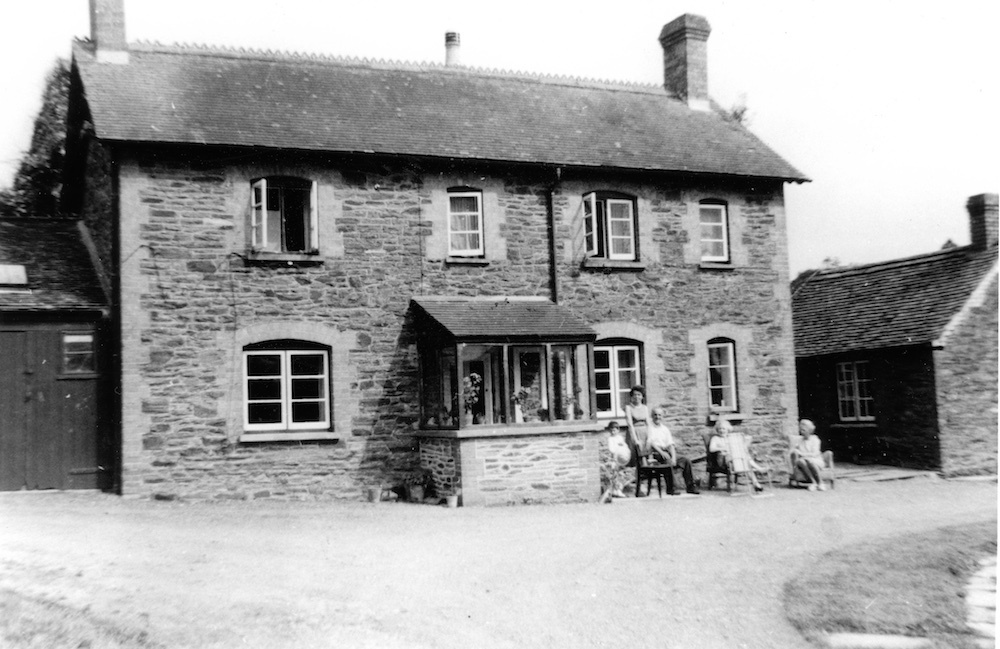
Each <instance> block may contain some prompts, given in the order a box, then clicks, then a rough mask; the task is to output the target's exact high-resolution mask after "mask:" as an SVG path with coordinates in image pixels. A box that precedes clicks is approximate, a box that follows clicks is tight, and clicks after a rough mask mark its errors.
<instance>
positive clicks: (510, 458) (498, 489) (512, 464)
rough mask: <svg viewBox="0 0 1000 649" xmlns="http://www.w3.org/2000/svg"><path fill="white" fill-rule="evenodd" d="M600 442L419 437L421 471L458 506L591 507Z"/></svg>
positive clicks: (578, 436)
mask: <svg viewBox="0 0 1000 649" xmlns="http://www.w3.org/2000/svg"><path fill="white" fill-rule="evenodd" d="M600 438H601V436H600V435H598V434H595V433H593V432H566V433H550V434H543V435H530V436H528V435H510V436H489V437H475V438H464V439H455V438H437V437H425V438H422V439H421V440H420V464H421V467H422V468H423V469H425V470H427V471H429V472H430V473H431V475H432V476H433V479H434V484H435V488H437V489H438V492H439V493H440V494H442V495H446V494H450V493H460V502H461V504H462V505H464V506H491V505H521V504H543V503H544V504H550V503H573V502H596V501H597V500H598V498H599V497H600V491H601V481H600V446H601V444H600Z"/></svg>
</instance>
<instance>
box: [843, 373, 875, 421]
mask: <svg viewBox="0 0 1000 649" xmlns="http://www.w3.org/2000/svg"><path fill="white" fill-rule="evenodd" d="M837 405H838V410H839V413H840V421H875V399H874V398H873V397H872V379H871V373H870V372H869V365H868V361H848V362H845V363H837Z"/></svg>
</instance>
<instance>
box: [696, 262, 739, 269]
mask: <svg viewBox="0 0 1000 649" xmlns="http://www.w3.org/2000/svg"><path fill="white" fill-rule="evenodd" d="M698 268H700V269H701V270H736V266H733V264H732V262H721V261H703V262H701V263H700V264H698Z"/></svg>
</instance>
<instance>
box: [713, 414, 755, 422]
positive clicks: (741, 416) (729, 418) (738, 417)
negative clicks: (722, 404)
mask: <svg viewBox="0 0 1000 649" xmlns="http://www.w3.org/2000/svg"><path fill="white" fill-rule="evenodd" d="M719 417H725V418H726V420H727V421H743V420H744V419H746V418H747V416H746V415H745V414H743V413H742V412H713V413H710V414H709V415H708V420H709V421H712V422H715V421H719Z"/></svg>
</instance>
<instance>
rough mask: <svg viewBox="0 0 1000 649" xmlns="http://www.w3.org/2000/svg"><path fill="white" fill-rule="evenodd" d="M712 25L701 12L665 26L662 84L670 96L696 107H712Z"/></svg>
mask: <svg viewBox="0 0 1000 649" xmlns="http://www.w3.org/2000/svg"><path fill="white" fill-rule="evenodd" d="M711 31H712V28H711V27H709V25H708V21H707V20H705V19H704V18H703V17H701V16H696V15H694V14H684V15H683V16H681V17H680V18H676V19H674V20H672V21H670V22H669V23H667V24H666V25H664V26H663V31H661V32H660V45H662V46H663V85H664V86H665V87H666V89H667V92H668V93H669V94H670V96H672V97H675V98H677V99H680V100H681V101H684V102H687V105H688V106H690V107H691V108H693V109H695V110H709V108H710V106H709V102H708V35H709V34H710V33H711Z"/></svg>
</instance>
